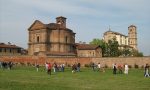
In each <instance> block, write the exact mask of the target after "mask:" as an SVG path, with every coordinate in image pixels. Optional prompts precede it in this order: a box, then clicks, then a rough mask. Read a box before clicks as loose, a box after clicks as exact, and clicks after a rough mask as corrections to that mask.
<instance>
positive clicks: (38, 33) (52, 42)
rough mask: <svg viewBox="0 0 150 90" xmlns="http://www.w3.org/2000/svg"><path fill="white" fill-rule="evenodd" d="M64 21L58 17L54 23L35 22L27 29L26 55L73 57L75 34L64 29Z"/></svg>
mask: <svg viewBox="0 0 150 90" xmlns="http://www.w3.org/2000/svg"><path fill="white" fill-rule="evenodd" d="M66 19H67V18H65V17H62V16H60V17H57V18H56V23H49V24H44V23H42V22H41V21H39V20H35V22H34V23H33V24H32V25H31V26H30V27H29V29H28V31H29V41H28V54H29V55H46V56H75V55H76V53H75V52H76V48H75V33H74V32H73V31H72V30H71V29H69V28H67V27H66Z"/></svg>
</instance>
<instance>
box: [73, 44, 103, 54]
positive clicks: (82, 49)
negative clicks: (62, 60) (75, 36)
mask: <svg viewBox="0 0 150 90" xmlns="http://www.w3.org/2000/svg"><path fill="white" fill-rule="evenodd" d="M76 49H77V56H78V57H102V49H101V47H100V46H98V45H91V44H76Z"/></svg>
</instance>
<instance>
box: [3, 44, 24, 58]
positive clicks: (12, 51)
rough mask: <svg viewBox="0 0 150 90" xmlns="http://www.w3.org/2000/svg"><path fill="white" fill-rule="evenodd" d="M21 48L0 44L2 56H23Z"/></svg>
mask: <svg viewBox="0 0 150 90" xmlns="http://www.w3.org/2000/svg"><path fill="white" fill-rule="evenodd" d="M21 49H22V48H21V47H19V46H16V45H11V44H10V43H8V44H5V43H0V56H4V55H21V54H22V52H21Z"/></svg>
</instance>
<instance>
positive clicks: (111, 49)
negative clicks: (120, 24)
mask: <svg viewBox="0 0 150 90" xmlns="http://www.w3.org/2000/svg"><path fill="white" fill-rule="evenodd" d="M118 47H119V44H118V41H116V39H115V38H114V39H113V40H109V41H108V48H107V51H108V56H110V57H118V56H119V53H120V51H119V49H118Z"/></svg>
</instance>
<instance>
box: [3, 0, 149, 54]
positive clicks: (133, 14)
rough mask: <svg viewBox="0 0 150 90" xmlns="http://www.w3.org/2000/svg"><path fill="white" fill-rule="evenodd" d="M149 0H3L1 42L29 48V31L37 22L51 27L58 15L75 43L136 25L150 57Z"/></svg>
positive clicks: (124, 32) (143, 49) (140, 40)
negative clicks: (64, 22) (69, 30)
mask: <svg viewBox="0 0 150 90" xmlns="http://www.w3.org/2000/svg"><path fill="white" fill-rule="evenodd" d="M149 4H150V0H0V42H4V43H7V42H11V43H12V44H16V45H18V46H21V47H24V48H27V47H28V46H27V43H28V30H27V29H28V28H29V27H30V25H31V24H32V23H33V22H34V21H35V20H40V21H41V22H43V23H45V24H48V23H52V22H55V18H56V17H58V16H64V17H66V18H67V27H68V28H70V29H72V30H73V31H74V32H75V33H76V42H79V41H83V42H87V43H88V42H90V41H91V40H92V39H93V38H100V39H102V38H103V33H104V32H106V31H107V30H108V28H109V26H110V27H111V30H112V31H116V32H120V33H122V34H125V35H127V34H128V26H129V25H131V24H134V25H136V26H137V34H138V48H139V50H140V51H141V52H143V53H144V55H150V6H149Z"/></svg>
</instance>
